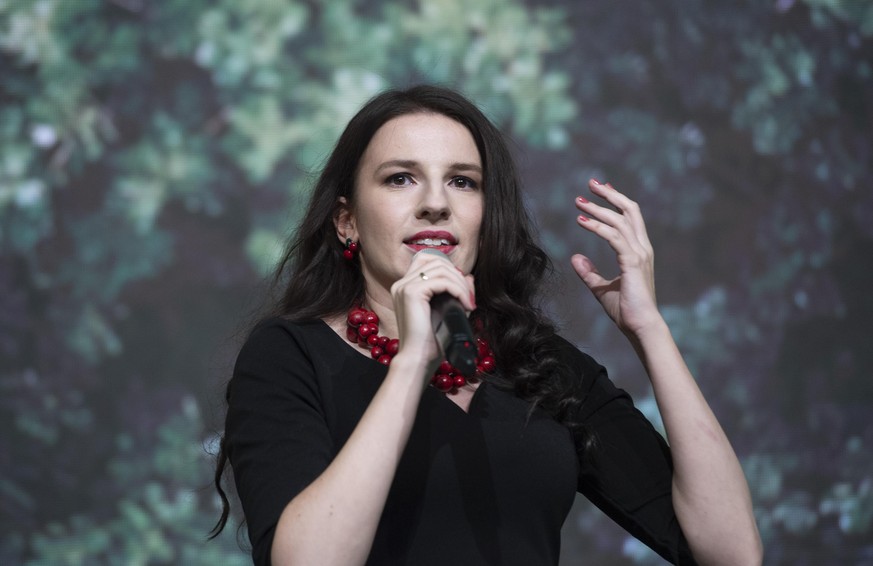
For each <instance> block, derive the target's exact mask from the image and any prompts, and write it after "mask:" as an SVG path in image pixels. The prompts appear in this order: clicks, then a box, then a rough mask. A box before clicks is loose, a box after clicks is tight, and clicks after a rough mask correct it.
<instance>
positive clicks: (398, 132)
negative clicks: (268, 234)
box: [337, 113, 484, 295]
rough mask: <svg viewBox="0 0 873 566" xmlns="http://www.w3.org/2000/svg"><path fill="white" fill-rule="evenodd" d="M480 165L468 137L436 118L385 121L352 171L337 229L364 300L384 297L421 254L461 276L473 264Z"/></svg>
mask: <svg viewBox="0 0 873 566" xmlns="http://www.w3.org/2000/svg"><path fill="white" fill-rule="evenodd" d="M482 182H483V178H482V160H481V158H480V156H479V151H478V149H477V148H476V143H475V142H474V141H473V136H472V135H471V134H470V132H469V131H468V130H467V128H465V127H464V126H463V125H461V124H460V123H458V122H456V121H454V120H452V119H451V118H448V117H446V116H443V115H441V114H425V113H419V114H407V115H404V116H400V117H398V118H394V119H393V120H390V121H388V122H386V123H385V124H384V125H383V126H382V127H381V128H379V130H377V131H376V134H375V135H374V136H373V139H372V140H370V144H369V145H368V146H367V150H366V151H365V152H364V155H363V156H362V157H361V161H360V163H359V164H358V172H357V176H356V181H355V193H354V194H355V196H354V203H353V206H351V207H348V206H343V207H342V209H341V212H340V214H339V215H338V218H337V229H338V232H339V235H340V237H341V238H342V240H343V241H345V238H347V237H350V238H352V239H353V240H357V241H359V242H360V254H359V257H360V261H361V269H362V271H363V274H364V278H365V280H366V283H367V291H368V293H369V294H371V295H372V294H373V293H375V292H378V291H377V290H378V289H381V290H385V291H388V290H389V289H390V287H391V285H392V284H393V283H394V282H395V281H396V280H397V279H399V278H400V277H402V276H403V275H404V274H405V273H406V271H407V269H408V268H409V264H410V262H411V260H412V256H413V255H414V254H415V253H416V252H417V251H419V250H422V249H424V248H435V249H437V250H440V251H441V252H443V253H445V254H446V255H447V256H448V257H449V259H451V261H452V263H454V264H455V266H457V267H458V268H460V269H461V270H462V271H463V272H464V273H470V272H471V271H472V269H473V265H474V264H475V263H476V253H477V250H478V246H479V227H480V226H481V224H482V209H483V203H484V196H483V194H482Z"/></svg>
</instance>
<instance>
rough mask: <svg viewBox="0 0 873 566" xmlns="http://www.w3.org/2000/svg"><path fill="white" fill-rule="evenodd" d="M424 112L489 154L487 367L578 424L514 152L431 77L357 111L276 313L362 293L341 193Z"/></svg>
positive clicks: (479, 267)
mask: <svg viewBox="0 0 873 566" xmlns="http://www.w3.org/2000/svg"><path fill="white" fill-rule="evenodd" d="M416 113H433V114H441V115H443V116H446V117H448V118H451V119H453V120H455V121H457V122H459V123H460V124H462V125H463V126H465V127H466V128H467V130H469V132H470V134H471V135H472V136H473V139H474V141H475V142H476V147H477V148H478V150H479V155H480V158H481V160H482V167H483V193H484V198H485V203H484V214H483V218H482V225H481V228H480V236H479V237H480V240H479V253H478V255H477V261H476V265H475V266H474V268H473V275H474V276H475V284H476V304H477V307H478V308H477V310H476V311H475V312H474V313H473V315H472V316H473V318H474V320H475V323H476V324H475V326H476V327H479V328H481V329H482V331H481V334H483V337H485V338H486V339H487V340H488V342H489V344H490V345H491V348H492V350H493V351H494V355H495V358H496V360H497V371H496V372H495V374H493V375H495V376H496V377H494V378H493V380H492V376H491V375H489V380H492V381H494V382H495V383H496V384H497V385H498V386H501V387H505V388H507V389H510V390H512V391H514V392H515V394H516V395H517V396H519V397H521V398H522V399H525V400H527V401H529V402H530V403H531V412H532V411H533V410H534V408H536V407H540V408H541V409H543V410H545V411H547V412H548V413H550V414H551V415H552V416H553V417H554V418H555V419H557V420H558V421H559V422H562V423H565V424H567V425H569V426H575V424H574V423H572V422H570V416H571V415H572V414H573V412H574V411H573V409H574V408H575V407H578V406H579V405H580V404H581V400H580V399H578V398H577V397H576V396H575V395H573V394H572V391H570V390H569V388H568V385H567V383H568V382H567V380H566V379H561V377H565V376H567V373H568V369H567V368H564V367H561V363H560V362H559V359H558V355H557V351H556V340H555V339H554V337H555V329H554V327H553V325H552V324H551V322H550V321H549V320H548V319H547V318H546V317H545V316H544V315H543V314H542V312H541V310H540V309H539V308H538V306H537V303H536V301H537V298H538V295H539V291H540V289H541V286H542V283H543V281H544V278H545V276H546V275H547V274H548V273H549V272H551V270H552V265H551V262H550V260H549V258H548V256H547V255H546V253H545V252H544V251H543V250H542V249H541V248H540V247H539V246H538V245H537V244H536V242H535V240H534V237H533V234H532V229H531V221H530V218H529V216H528V214H527V211H526V210H525V207H524V204H523V201H522V192H521V186H520V182H519V178H518V175H517V173H516V169H515V163H514V160H513V158H512V155H511V153H510V151H509V148H508V146H507V143H506V142H505V140H504V138H503V136H502V134H501V133H500V131H499V130H498V129H497V128H496V127H495V126H494V125H493V124H492V123H491V122H490V121H489V120H488V118H486V117H485V115H484V114H483V113H482V112H481V111H480V110H479V109H478V108H477V107H476V106H475V105H474V104H473V103H471V102H470V101H469V100H467V99H466V98H464V97H463V96H462V95H460V94H458V93H457V92H455V91H453V90H450V89H447V88H443V87H438V86H430V85H423V86H415V87H412V88H409V89H407V90H390V91H386V92H384V93H382V94H380V95H378V96H376V97H375V98H373V99H371V100H370V101H369V102H368V103H367V104H366V105H364V107H363V108H362V109H361V110H360V111H359V112H358V113H357V114H356V115H355V116H354V118H352V120H351V121H350V122H349V124H348V126H346V129H345V131H344V132H343V133H342V135H341V136H340V138H339V140H338V141H337V144H336V147H335V148H334V150H333V152H332V153H331V155H330V157H329V159H328V161H327V163H326V165H325V166H324V169H323V171H322V173H321V176H320V178H319V179H318V181H317V183H316V185H315V187H314V190H313V192H312V196H311V200H310V202H309V207H308V209H307V211H306V215H305V216H304V218H303V220H302V222H301V224H300V225H299V227H298V229H297V231H296V232H295V234H294V235H293V236H292V238H291V239H290V241H289V242H288V246H287V248H286V251H285V254H284V256H283V257H282V260H281V261H280V262H279V264H278V266H277V268H276V272H275V275H274V285H276V286H280V287H281V286H284V291H283V292H282V293H281V296H280V297H278V299H277V300H276V302H275V305H274V306H273V313H272V314H273V315H274V316H282V317H286V318H290V319H293V320H312V319H318V318H329V317H333V316H337V315H340V314H341V313H345V312H347V311H348V310H349V309H350V308H351V307H352V305H354V304H355V303H356V302H358V301H360V300H361V299H362V297H363V293H364V278H363V275H362V274H361V270H360V268H359V266H358V264H357V262H350V261H347V260H346V259H344V258H343V256H342V252H343V245H342V242H340V241H339V238H337V236H336V227H335V225H334V222H333V219H334V214H335V212H336V210H337V205H338V202H339V199H340V197H344V198H345V199H346V201H347V202H348V203H349V205H350V206H352V207H354V202H355V190H354V189H355V176H356V174H357V170H358V164H359V162H360V160H361V157H362V155H363V154H364V151H365V150H366V149H367V146H368V144H369V143H370V140H371V139H372V138H373V136H374V135H375V133H376V131H377V130H378V129H379V128H380V127H382V125H383V124H385V123H386V122H388V121H390V120H391V119H393V118H397V117H399V116H404V115H407V114H416ZM577 379H578V378H577ZM226 464H227V450H226V447H225V445H224V439H222V442H221V450H220V452H219V456H218V463H217V467H216V472H215V485H216V488H217V490H218V493H219V495H220V497H221V500H222V514H221V518H220V519H219V521H218V523H217V524H216V526H215V528H214V529H213V532H212V536H213V537H214V536H216V535H217V534H218V533H219V532H221V530H222V529H223V528H224V526H225V524H226V522H227V518H228V513H229V503H228V500H227V497H226V495H225V493H224V490H223V489H222V487H221V478H222V476H223V472H224V469H225V466H226Z"/></svg>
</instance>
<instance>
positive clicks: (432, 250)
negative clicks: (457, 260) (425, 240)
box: [413, 248, 451, 261]
mask: <svg viewBox="0 0 873 566" xmlns="http://www.w3.org/2000/svg"><path fill="white" fill-rule="evenodd" d="M418 254H428V255H437V256H441V257H444V258H446V259H449V256H447V255H446V254H444V253H443V252H441V251H439V250H438V249H436V248H424V249H423V250H418V251H417V252H415V255H418ZM413 257H415V256H413ZM449 261H451V260H449Z"/></svg>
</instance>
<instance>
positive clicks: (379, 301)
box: [363, 290, 400, 338]
mask: <svg viewBox="0 0 873 566" xmlns="http://www.w3.org/2000/svg"><path fill="white" fill-rule="evenodd" d="M363 306H365V307H366V308H367V309H369V310H371V311H373V312H374V313H376V315H377V316H378V317H379V333H380V334H382V335H383V336H390V337H392V338H396V337H398V336H399V335H400V331H399V330H398V328H397V315H396V314H395V313H394V300H393V299H392V298H391V293H386V292H382V293H371V292H370V291H369V290H365V291H364V302H363Z"/></svg>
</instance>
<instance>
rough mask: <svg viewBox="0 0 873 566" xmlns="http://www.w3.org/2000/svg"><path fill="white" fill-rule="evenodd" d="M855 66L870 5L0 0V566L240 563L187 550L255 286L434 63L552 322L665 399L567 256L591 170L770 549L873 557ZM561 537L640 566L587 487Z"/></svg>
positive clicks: (862, 154) (599, 252) (601, 559)
mask: <svg viewBox="0 0 873 566" xmlns="http://www.w3.org/2000/svg"><path fill="white" fill-rule="evenodd" d="M871 64H873V3H871V2H868V1H865V0H843V1H840V0H767V1H763V0H746V1H742V2H737V1H735V0H707V1H702V0H683V1H681V2H680V1H678V0H674V1H668V2H652V3H647V2H638V1H633V0H613V1H606V0H594V1H589V2H582V1H578V2H558V1H549V0H531V1H527V2H520V1H506V0H485V1H470V0H466V1H465V0H423V1H422V2H385V1H372V0H368V1H364V0H359V1H353V0H336V1H329V0H323V1H317V0H310V1H294V0H112V1H110V0H32V1H16V0H0V426H2V431H3V432H2V440H0V563H2V564H41V565H48V564H59V565H76V564H132V565H136V564H226V565H232V564H247V563H249V559H248V556H247V554H246V552H245V551H244V550H240V548H239V546H238V544H237V537H236V534H237V533H236V529H235V525H234V526H232V527H230V528H229V529H228V530H226V531H225V533H224V535H222V536H221V537H220V538H219V539H217V540H215V541H212V542H209V543H207V542H206V541H205V538H206V534H207V532H208V531H209V529H210V528H211V526H212V524H213V523H214V521H215V520H216V518H217V516H218V506H217V500H216V497H215V495H214V493H213V491H212V490H211V489H210V487H209V482H210V476H211V470H212V461H213V457H214V456H213V454H214V452H215V444H216V434H217V432H218V431H220V429H221V424H222V416H223V398H222V394H223V391H222V390H223V385H224V383H225V381H226V380H227V379H228V377H229V375H230V369H231V365H232V363H233V360H234V357H235V354H236V348H237V347H238V344H239V340H240V338H241V335H242V333H243V332H244V330H245V327H246V324H247V323H248V322H249V320H250V316H251V313H252V312H253V310H254V309H256V308H257V307H258V306H259V298H260V297H262V294H263V288H262V280H263V277H264V275H265V274H266V273H267V271H268V270H269V267H270V265H271V264H272V262H273V261H274V260H275V258H276V254H277V251H278V249H279V246H280V245H281V242H282V240H283V239H284V238H285V237H286V236H287V235H288V233H289V231H290V230H291V229H292V228H293V226H294V223H295V222H296V220H297V219H298V218H299V216H300V211H301V207H302V206H303V203H304V202H305V194H306V191H307V190H308V188H309V187H310V186H311V184H312V181H313V179H314V175H315V174H316V172H317V170H318V167H319V165H320V164H321V162H322V161H323V160H324V159H325V157H326V156H327V153H328V152H329V151H330V148H331V146H332V144H333V142H334V141H335V139H336V137H337V135H338V134H339V132H340V130H341V128H342V127H343V126H344V125H345V122H346V121H347V120H348V118H349V117H350V116H351V115H352V114H353V112H354V111H356V110H357V108H358V107H359V106H360V105H361V104H362V103H363V102H364V101H365V100H366V99H368V98H369V97H370V96H372V95H373V94H375V93H377V92H379V91H380V90H382V89H384V88H386V87H390V86H407V85H411V84H415V83H418V82H437V83H441V84H445V85H449V86H452V87H455V88H458V89H460V90H461V91H463V92H464V93H466V94H467V95H468V96H470V97H471V98H473V99H474V100H475V101H476V102H477V103H478V104H479V105H480V106H481V107H482V108H483V109H484V110H485V111H486V113H487V114H488V115H489V116H490V117H491V118H492V119H493V120H494V121H495V122H496V123H498V124H499V125H500V127H501V128H502V129H503V130H504V131H506V132H507V133H508V134H510V135H511V136H512V138H513V139H514V141H515V146H514V148H515V150H516V152H517V155H518V158H519V163H520V166H521V170H522V173H523V175H524V179H525V183H526V186H527V189H528V194H529V205H530V208H531V210H532V212H533V214H534V216H535V218H536V219H537V223H538V225H539V226H540V231H541V237H542V240H543V242H544V244H545V245H546V247H547V249H548V250H549V252H550V254H551V255H552V257H553V258H554V260H555V263H556V265H557V266H558V268H559V271H558V281H557V283H556V287H555V291H554V294H553V298H552V301H551V302H550V303H549V306H550V308H551V310H552V311H553V312H554V313H558V314H559V317H558V318H559V320H560V322H561V323H562V324H563V325H564V328H565V330H564V334H565V335H566V336H567V337H568V338H570V339H571V340H573V341H575V342H576V343H577V344H579V345H580V346H581V347H582V348H583V349H585V350H586V351H589V352H591V353H592V354H593V355H594V356H595V357H597V358H598V359H599V360H600V361H601V362H603V363H605V364H606V365H607V366H608V367H609V368H610V372H611V375H612V377H613V379H614V380H615V381H616V382H617V383H618V384H619V385H620V386H622V387H624V388H626V389H628V390H629V391H631V392H632V393H633V394H634V396H635V398H636V399H637V401H638V404H639V406H640V407H641V408H642V409H643V410H644V411H645V412H646V413H647V414H649V415H652V418H653V419H654V420H656V421H657V417H656V415H655V413H654V411H655V408H654V402H653V400H652V398H651V395H650V392H649V389H648V387H647V386H646V379H645V376H644V374H643V372H642V370H641V368H640V366H639V363H638V362H637V361H636V360H635V358H634V356H633V355H632V352H631V350H630V348H629V347H628V346H627V344H626V343H625V342H624V340H623V339H622V337H621V336H620V334H619V333H618V332H617V331H616V330H615V329H614V328H612V326H611V323H609V322H608V320H607V319H606V317H605V316H604V315H603V314H602V312H601V311H600V309H599V307H598V306H597V305H596V303H595V302H594V301H593V300H592V299H591V298H590V297H589V296H588V294H587V291H585V290H584V288H583V287H582V286H581V285H580V284H579V283H578V282H576V281H574V277H575V276H573V275H572V274H571V273H570V270H569V265H568V258H569V256H570V255H571V254H572V253H574V252H576V251H582V252H584V253H586V254H588V255H590V256H592V257H593V258H595V260H597V261H598V262H599V264H600V265H601V268H602V270H603V271H607V272H614V266H613V264H614V261H613V260H612V258H611V253H610V251H609V249H608V248H607V247H606V246H605V245H602V244H601V243H600V242H597V241H595V240H593V239H592V238H590V237H586V234H583V233H581V232H580V231H579V230H578V229H577V228H576V227H575V225H574V220H573V219H574V215H575V209H574V208H573V205H572V199H573V198H574V197H575V196H576V195H577V194H580V193H581V191H582V190H583V187H584V184H585V181H586V180H587V179H588V178H589V177H591V176H595V177H597V178H600V179H602V180H609V181H611V182H612V183H613V184H614V185H615V186H616V187H620V188H621V189H623V190H624V191H626V192H628V193H629V194H631V195H632V196H633V197H634V198H635V199H637V200H638V201H639V202H640V203H641V206H642V207H643V210H644V212H645V214H646V217H647V221H648V226H649V230H650V233H651V237H652V239H653V241H654V243H655V247H656V251H657V252H658V261H657V270H658V271H657V272H658V285H659V299H660V302H661V304H662V307H663V311H664V313H665V314H666V316H667V317H668V320H669V322H670V324H671V327H672V329H673V331H674V333H675V336H676V338H677V340H678V341H679V342H680V346H681V347H682V349H683V351H684V352H685V353H686V355H687V358H688V361H689V364H690V365H691V367H692V368H693V370H694V372H695V373H696V375H697V378H698V381H699V383H700V385H701V387H702V388H703V390H704V392H705V393H706V395H707V397H708V398H709V399H710V401H711V403H712V405H713V407H714V409H715V411H716V413H717V414H718V416H719V418H720V419H721V421H722V422H723V424H724V426H725V428H726V430H727V432H728V434H729V436H730V437H731V438H732V440H733V442H734V445H735V447H736V449H737V451H738V453H739V455H740V457H741V460H742V462H743V465H744V468H745V470H746V473H747V475H748V477H749V479H750V482H751V487H752V492H753V497H754V501H755V508H756V512H757V516H758V520H759V524H760V528H761V531H762V535H763V537H764V541H765V545H766V549H767V559H766V563H767V564H791V565H803V564H873V542H871V541H873V524H871V522H873V449H871V448H873V417H871V414H873V411H871V405H873V348H871V334H873V333H871V322H870V321H871V319H873V298H871V297H873V295H871V294H870V293H869V292H868V290H869V289H870V288H871V286H873V267H871V261H873V190H871V189H873V165H871V163H873V150H871V147H873V76H871V73H873V68H871ZM237 510H238V507H237ZM242 539H245V536H244V534H243V536H242ZM563 558H564V560H563V563H567V564H578V563H584V564H605V565H610V564H615V565H626V564H659V563H661V562H660V560H659V559H657V558H656V557H653V556H652V554H651V553H649V552H647V551H646V550H645V549H643V548H641V547H640V545H639V544H638V543H635V542H634V541H633V540H630V539H628V537H627V535H625V534H624V533H623V532H622V531H620V530H619V529H617V528H616V527H614V526H612V525H610V524H609V521H608V520H607V519H605V518H603V517H602V516H601V515H600V514H599V512H598V511H596V510H594V509H593V508H592V507H591V506H590V505H589V504H588V503H587V502H585V501H583V500H580V501H578V502H577V505H576V506H575V507H574V509H573V512H572V514H571V516H570V518H569V519H568V521H567V524H566V527H565V530H564V549H563Z"/></svg>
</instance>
